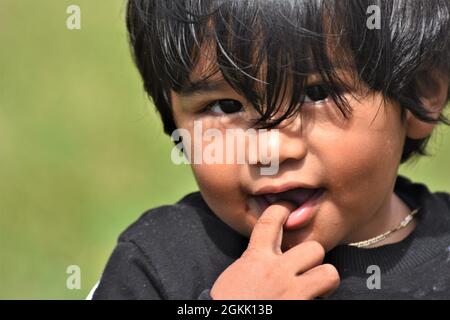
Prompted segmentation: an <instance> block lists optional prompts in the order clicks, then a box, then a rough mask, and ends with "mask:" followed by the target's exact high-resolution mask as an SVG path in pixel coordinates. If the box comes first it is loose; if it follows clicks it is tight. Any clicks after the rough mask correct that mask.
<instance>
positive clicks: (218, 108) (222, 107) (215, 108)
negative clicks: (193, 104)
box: [206, 99, 243, 115]
mask: <svg viewBox="0 0 450 320" xmlns="http://www.w3.org/2000/svg"><path fill="white" fill-rule="evenodd" d="M206 109H207V110H210V111H211V112H213V113H215V114H219V115H220V114H222V115H224V114H233V113H237V112H241V111H243V106H242V103H240V102H239V101H237V100H233V99H223V100H216V101H214V102H213V103H211V104H209V105H208V106H207V107H206Z"/></svg>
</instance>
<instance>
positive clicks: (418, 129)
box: [406, 110, 436, 140]
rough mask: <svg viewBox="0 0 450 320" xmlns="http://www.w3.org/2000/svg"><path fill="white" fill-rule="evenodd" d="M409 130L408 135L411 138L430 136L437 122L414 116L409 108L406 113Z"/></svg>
mask: <svg viewBox="0 0 450 320" xmlns="http://www.w3.org/2000/svg"><path fill="white" fill-rule="evenodd" d="M406 123H407V130H406V135H407V136H408V138H410V139H414V140H418V139H424V138H426V137H428V136H429V135H430V134H431V132H432V131H433V129H434V127H435V126H436V124H433V123H427V122H424V121H421V120H419V119H417V118H416V117H414V115H413V114H412V113H411V112H410V111H409V110H408V111H407V115H406Z"/></svg>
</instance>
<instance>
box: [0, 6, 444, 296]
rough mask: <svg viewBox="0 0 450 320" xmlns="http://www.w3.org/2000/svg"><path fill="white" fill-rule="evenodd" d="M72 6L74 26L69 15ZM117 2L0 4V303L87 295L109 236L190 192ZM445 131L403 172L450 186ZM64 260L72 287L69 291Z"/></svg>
mask: <svg viewBox="0 0 450 320" xmlns="http://www.w3.org/2000/svg"><path fill="white" fill-rule="evenodd" d="M71 4H76V5H78V6H80V8H81V30H68V29H67V28H66V19H67V17H68V14H67V13H66V9H67V7H68V6H69V5H71ZM124 9H125V0H71V1H66V0H1V1H0V43H1V47H0V48H1V49H0V299H19V298H20V299H84V298H85V297H86V295H87V294H88V292H89V291H90V289H91V288H92V286H93V285H94V284H95V282H96V281H97V280H98V279H99V277H100V274H101V272H102V270H103V268H104V266H105V263H106V261H107V259H108V257H109V255H110V253H111V251H112V249H113V247H114V245H115V242H116V239H117V236H118V235H119V233H120V232H121V231H123V230H124V228H126V227H127V226H128V225H129V224H130V223H131V222H133V221H134V220H135V219H136V218H138V216H140V215H141V214H142V213H143V212H144V211H145V210H147V209H148V208H151V207H154V206H158V205H162V204H167V203H173V202H175V201H176V200H178V199H179V198H180V197H181V196H183V195H184V194H186V193H187V192H190V191H194V190H197V187H196V184H195V181H194V179H193V177H192V174H191V171H190V169H189V167H186V166H176V165H174V164H172V163H171V161H170V150H171V148H172V144H171V142H170V139H169V137H167V136H165V135H164V134H163V132H162V126H161V123H160V121H159V119H158V117H157V115H156V114H155V112H154V110H153V108H152V106H151V104H150V102H149V101H148V99H147V98H146V96H145V93H144V92H143V90H142V85H141V81H140V79H139V76H138V73H137V71H136V69H135V67H134V65H133V63H132V61H131V58H130V52H129V48H128V45H127V38H126V30H125V26H124ZM448 134H449V129H448V128H445V127H438V129H437V131H436V132H435V135H434V137H433V140H432V144H431V145H430V146H429V151H430V152H431V153H432V154H433V155H434V156H433V157H432V158H427V159H421V160H420V161H419V162H418V163H413V164H410V165H407V166H405V167H402V169H401V173H402V174H405V175H407V176H409V177H411V178H412V179H413V180H415V181H419V182H425V183H426V184H428V185H429V187H430V189H431V190H433V191H438V190H443V191H450V181H449V179H448V176H449V175H448V171H449V168H448V164H449V162H450V144H449V143H448V141H445V140H444V137H445V136H447V135H448ZM69 265H78V266H80V268H81V276H82V278H81V279H82V280H81V289H80V290H77V289H74V290H69V289H67V288H66V279H67V277H68V276H69V275H68V274H67V273H66V269H67V267H68V266H69Z"/></svg>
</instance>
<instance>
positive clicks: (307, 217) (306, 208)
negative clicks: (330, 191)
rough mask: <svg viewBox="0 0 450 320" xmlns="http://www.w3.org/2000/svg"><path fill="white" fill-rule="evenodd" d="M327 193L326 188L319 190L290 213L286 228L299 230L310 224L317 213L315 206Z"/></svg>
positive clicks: (285, 224)
mask: <svg viewBox="0 0 450 320" xmlns="http://www.w3.org/2000/svg"><path fill="white" fill-rule="evenodd" d="M324 193H325V189H320V190H317V191H316V193H315V194H314V195H313V196H312V197H311V198H310V199H309V200H308V201H306V202H305V203H304V204H302V205H301V206H300V207H298V208H297V209H295V210H294V211H292V212H291V213H290V214H289V217H288V218H287V220H286V222H285V223H284V229H285V230H297V229H300V228H302V227H304V226H305V225H306V224H308V223H309V222H310V221H311V219H312V218H313V217H314V215H315V213H316V212H315V210H314V208H315V206H316V205H317V203H318V202H319V201H320V199H321V198H322V196H323V194H324Z"/></svg>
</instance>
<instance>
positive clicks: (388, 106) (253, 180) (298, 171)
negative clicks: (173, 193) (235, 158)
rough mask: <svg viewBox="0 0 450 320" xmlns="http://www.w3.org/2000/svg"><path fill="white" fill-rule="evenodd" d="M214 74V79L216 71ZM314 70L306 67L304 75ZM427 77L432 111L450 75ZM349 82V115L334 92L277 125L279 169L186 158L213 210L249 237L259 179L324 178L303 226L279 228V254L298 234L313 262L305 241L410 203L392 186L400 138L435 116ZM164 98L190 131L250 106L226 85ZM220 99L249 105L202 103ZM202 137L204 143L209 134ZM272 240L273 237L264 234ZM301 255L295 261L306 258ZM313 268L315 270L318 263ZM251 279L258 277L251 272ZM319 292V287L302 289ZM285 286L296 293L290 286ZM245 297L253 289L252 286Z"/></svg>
mask: <svg viewBox="0 0 450 320" xmlns="http://www.w3.org/2000/svg"><path fill="white" fill-rule="evenodd" d="M211 64H214V60H208V59H201V60H200V61H199V63H198V65H197V66H196V68H195V69H194V71H193V72H192V77H191V78H192V79H197V78H198V77H200V76H201V75H202V74H203V73H204V72H205V70H207V69H208V68H209V67H211ZM214 77H215V78H216V79H220V75H219V74H216V75H214ZM214 77H213V78H214ZM343 77H346V78H348V79H349V81H351V77H349V76H348V75H345V74H344V73H343ZM317 80H318V79H317V78H314V76H312V77H310V79H308V82H309V83H312V82H315V81H317ZM434 80H435V82H436V85H437V86H438V88H441V90H437V91H436V86H433V90H434V92H433V93H432V94H428V95H427V94H426V93H429V91H427V89H426V88H424V89H423V92H424V95H423V102H424V104H425V105H426V106H427V107H429V109H430V110H432V111H434V112H435V114H436V115H437V114H439V113H440V112H441V111H442V109H443V107H444V105H445V102H446V94H447V91H446V90H447V89H448V78H446V77H442V76H436V78H434ZM355 90H356V89H355ZM356 91H357V92H353V94H355V93H356V94H357V95H358V96H359V99H358V101H357V100H356V99H354V98H353V97H352V94H351V93H349V92H347V93H345V96H346V98H347V99H348V101H349V102H350V106H351V107H352V115H351V117H350V119H348V120H346V119H345V118H344V117H343V116H342V114H341V113H340V112H339V110H338V109H337V107H336V105H335V104H334V102H333V101H332V100H331V99H326V100H324V101H321V102H318V103H305V105H304V109H303V111H302V115H301V116H297V117H296V118H294V119H291V120H287V121H285V122H284V123H283V124H282V125H280V126H279V127H277V129H279V133H280V135H279V141H278V144H277V145H274V146H273V147H277V148H279V157H280V163H279V171H278V173H277V174H276V175H273V176H262V175H260V174H259V169H260V164H244V165H243V164H192V165H191V167H192V170H193V173H194V176H195V179H196V181H197V183H198V185H199V188H200V192H201V193H202V195H203V197H204V199H205V201H206V202H207V204H208V205H209V207H210V208H211V209H212V210H213V212H214V213H215V214H216V215H217V216H218V217H219V218H220V219H221V220H222V221H224V222H225V223H226V224H228V225H229V226H230V227H232V228H233V229H234V230H236V231H237V232H239V233H240V234H242V235H244V236H247V237H251V236H252V232H253V231H255V230H256V229H257V228H256V227H255V226H257V223H258V220H259V219H260V218H261V217H262V215H263V213H262V212H261V211H260V210H259V208H258V207H256V206H255V205H254V204H253V202H252V200H251V199H252V197H253V195H254V193H255V192H256V191H257V190H259V189H261V188H262V187H264V186H268V185H272V186H279V185H282V184H284V183H287V182H293V181H294V182H301V183H305V184H309V185H312V186H316V187H323V188H325V189H326V191H325V194H324V195H323V196H322V198H321V200H320V202H319V203H318V204H317V205H316V206H315V209H314V210H315V215H314V217H313V219H312V220H311V221H310V222H309V223H308V224H307V225H306V226H304V227H303V228H301V229H299V230H295V231H286V230H285V231H283V232H282V235H281V236H280V237H281V241H280V243H279V245H280V246H279V252H278V254H282V253H283V252H287V251H288V250H289V249H291V248H294V249H295V248H296V247H299V244H302V243H303V244H305V243H308V246H309V247H308V248H309V249H304V251H303V256H305V252H309V251H308V250H315V251H316V252H317V250H318V251H319V253H318V254H317V253H316V256H314V255H313V254H312V255H313V256H314V257H312V258H311V259H312V260H314V261H315V262H314V263H310V265H309V269H311V268H314V267H317V266H320V261H321V259H319V258H320V256H321V253H320V249H318V247H317V246H316V247H314V245H309V244H311V243H316V244H317V243H318V244H319V245H320V246H321V247H322V248H323V249H324V252H327V251H329V250H331V249H332V248H334V247H335V246H337V245H340V244H347V243H351V242H357V241H362V240H366V239H369V238H372V237H375V236H377V235H379V234H382V233H384V232H386V231H388V230H390V229H393V228H395V227H396V226H397V225H398V224H399V223H400V221H402V220H403V219H404V218H405V217H406V216H407V215H408V214H409V213H410V212H411V210H410V209H409V208H408V206H407V205H406V204H405V203H404V202H403V201H402V200H401V199H400V198H399V197H398V196H397V195H396V194H395V193H394V191H393V189H394V183H395V180H396V177H397V171H398V166H399V162H400V157H401V154H402V150H403V146H404V141H405V139H406V137H407V136H409V137H412V138H416V139H417V138H421V137H426V136H428V135H429V134H431V132H432V130H433V127H434V125H432V124H425V123H423V122H421V121H419V120H417V119H416V118H414V117H413V116H412V115H411V114H410V113H409V112H408V113H407V120H406V122H404V123H402V122H401V120H400V107H399V105H398V104H396V103H395V102H394V101H386V103H385V102H383V99H382V96H381V94H380V93H377V92H368V91H366V90H365V89H364V88H362V87H360V88H358V89H357V90H356ZM171 98H172V106H173V115H174V120H175V123H176V125H177V127H178V128H184V129H187V130H188V131H189V132H190V133H191V136H193V123H194V121H195V120H201V121H202V124H203V129H204V130H205V129H208V128H216V129H218V130H220V131H221V132H222V133H223V135H225V130H226V129H227V128H243V127H245V121H244V120H243V119H244V118H245V117H246V116H248V115H250V114H252V111H251V108H250V107H249V102H248V101H245V99H244V98H243V97H242V96H240V95H239V94H237V93H236V92H235V91H233V89H232V88H231V87H229V86H227V85H225V86H223V88H220V89H219V90H217V91H215V92H212V93H208V94H201V95H196V96H192V97H184V96H180V95H178V94H176V93H175V92H172V94H171ZM218 99H235V100H237V101H240V102H241V103H242V104H243V106H244V108H247V109H246V114H240V115H239V116H236V115H232V116H230V115H224V114H220V113H212V112H209V113H199V110H200V108H201V107H202V106H204V105H206V104H207V103H211V102H212V101H214V100H218ZM202 143H203V147H205V146H206V145H208V144H209V143H211V142H207V141H203V142H202ZM203 149H204V148H203ZM292 209H293V208H292V206H291V207H290V206H289V204H285V203H284V204H283V203H281V204H278V205H273V206H271V207H269V209H267V210H266V211H269V212H272V215H276V214H277V213H273V212H281V211H283V210H284V211H285V215H286V210H287V214H289V212H290V210H292ZM269 215H270V213H269ZM280 217H282V218H280ZM285 218H286V216H283V215H282V214H281V213H279V216H278V219H285ZM260 220H261V219H260ZM267 221H269V222H271V223H272V224H273V225H275V226H278V229H277V227H275V229H276V230H279V229H280V228H281V229H282V223H281V224H280V220H277V219H276V218H273V217H272V218H269V219H267ZM267 221H264V225H266V224H267V225H269V224H271V223H265V222H267ZM277 221H278V224H277ZM415 226H416V221H415V220H414V221H413V222H412V223H411V224H410V225H409V226H408V227H407V228H405V229H402V230H401V231H399V232H397V233H395V234H394V235H393V236H391V237H389V238H388V239H386V240H384V241H382V242H379V243H377V244H375V245H373V247H375V246H381V245H386V244H389V243H394V242H398V241H401V240H402V239H404V238H405V237H407V236H408V234H410V233H411V232H412V230H413V229H414V228H415ZM263 229H264V228H261V230H263ZM255 232H256V231H255ZM264 232H267V230H264ZM264 232H263V231H261V234H258V235H255V237H256V238H257V239H263V240H261V241H264V237H265V236H264ZM272 232H275V231H273V230H272ZM274 241H275V240H273V239H272V242H271V243H274ZM255 242H256V243H257V244H256V245H255V247H258V246H259V247H262V245H260V244H259V242H258V241H256V240H255ZM275 242H276V241H275ZM275 247H276V246H275ZM305 250H306V251H305ZM275 251H276V250H275ZM252 252H254V250H252ZM288 252H289V251H288ZM307 255H308V254H306V256H307ZM317 255H318V256H317ZM248 256H249V255H247V257H248ZM250 256H252V255H250ZM298 257H300V256H297V261H300V260H301V259H300V260H298V259H299V258H298ZM318 257H319V258H318ZM322 258H323V256H322ZM305 259H306V258H304V259H303V260H302V261H306V260H305ZM256 260H258V259H256ZM260 260H261V259H259V260H258V261H260ZM247 261H248V260H247ZM241 262H242V261H241ZM266 262H267V261H266ZM253 264H255V263H254V261H253ZM243 265H245V264H244V263H243V262H242V263H241V265H239V264H238V267H237V268H236V267H235V269H236V270H235V271H234V273H233V272H232V271H229V270H228V271H229V273H233V274H234V275H236V274H238V273H239V270H241V269H242V268H244V267H243ZM297 267H298V266H297ZM327 268H328V269H327V270H326V271H324V272H325V273H326V274H328V275H329V277H328V278H327V277H325V278H326V279H328V280H329V281H328V286H325V287H326V288H325V287H324V289H323V290H322V291H321V293H326V292H327V290H328V291H329V290H333V289H335V287H336V286H337V284H336V279H335V275H334V274H332V272H330V266H327ZM244 269H245V268H244ZM300 269H302V270H303V269H305V268H304V267H303V268H299V270H300ZM306 270H308V268H306ZM303 271H305V270H303ZM316 275H318V276H319V277H320V273H316ZM322 276H323V274H322ZM279 277H281V275H279ZM231 279H233V277H231V276H228V277H225V280H223V279H222V281H221V284H220V283H219V285H218V286H217V287H216V288H215V289H216V290H215V297H219V298H221V297H222V298H225V297H226V296H227V295H226V294H223V295H221V294H220V293H221V292H222V293H223V292H228V293H230V295H228V297H231V291H232V290H228V291H227V288H228V289H229V288H230V287H227V286H226V285H225V284H224V283H225V282H226V281H228V282H230V281H231ZM257 281H258V280H257V279H255V282H257ZM219 282H220V281H219ZM313 282H314V281H313ZM316 282H317V279H316ZM236 285H237V284H236ZM234 288H235V287H234ZM258 290H259V291H260V290H261V288H254V292H258ZM319 291H320V290H319ZM283 292H286V291H283ZM291 293H292V292H291ZM318 294H320V292H315V293H314V294H312V293H311V295H309V296H308V295H306V296H303V297H306V298H308V297H313V296H314V295H318ZM286 296H290V297H297V296H296V295H295V294H289V295H286ZM213 297H214V296H213ZM232 297H234V298H235V297H236V296H232ZM247 297H252V296H251V293H250V292H248V295H247Z"/></svg>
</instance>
